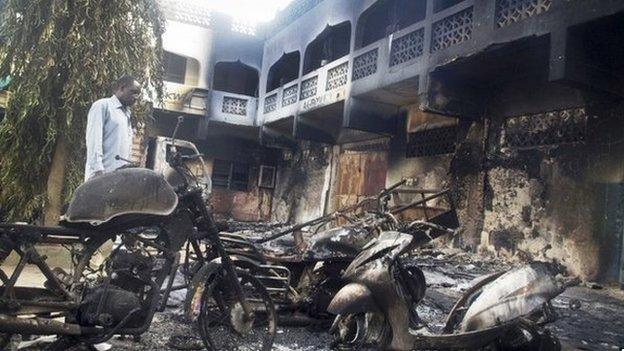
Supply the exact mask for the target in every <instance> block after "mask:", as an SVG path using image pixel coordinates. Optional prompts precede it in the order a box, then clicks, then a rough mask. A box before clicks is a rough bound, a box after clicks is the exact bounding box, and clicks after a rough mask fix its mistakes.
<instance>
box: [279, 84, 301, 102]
mask: <svg viewBox="0 0 624 351" xmlns="http://www.w3.org/2000/svg"><path fill="white" fill-rule="evenodd" d="M298 90H299V86H298V85H297V84H295V85H293V86H290V87H288V88H285V89H284V92H283V93H282V106H288V105H292V104H294V103H295V102H297V93H298Z"/></svg>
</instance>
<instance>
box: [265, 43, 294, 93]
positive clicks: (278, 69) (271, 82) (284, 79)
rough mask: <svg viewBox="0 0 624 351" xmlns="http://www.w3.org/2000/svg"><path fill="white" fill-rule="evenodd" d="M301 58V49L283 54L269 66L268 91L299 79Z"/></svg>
mask: <svg viewBox="0 0 624 351" xmlns="http://www.w3.org/2000/svg"><path fill="white" fill-rule="evenodd" d="M300 60H301V54H299V51H294V52H290V53H288V54H284V55H282V57H280V59H279V60H277V61H276V62H275V63H274V64H273V66H271V68H269V76H268V78H267V88H266V92H267V93H268V92H270V91H273V90H275V89H277V88H279V87H281V86H283V85H284V84H287V83H288V82H292V81H293V80H295V79H297V77H298V76H299V62H300Z"/></svg>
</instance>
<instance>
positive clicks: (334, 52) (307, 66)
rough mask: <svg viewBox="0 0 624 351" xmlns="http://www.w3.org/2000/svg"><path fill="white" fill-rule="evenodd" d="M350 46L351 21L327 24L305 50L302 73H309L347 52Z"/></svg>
mask: <svg viewBox="0 0 624 351" xmlns="http://www.w3.org/2000/svg"><path fill="white" fill-rule="evenodd" d="M350 48H351V23H350V22H348V21H347V22H342V23H340V24H337V25H335V26H327V28H325V30H323V32H321V34H319V35H318V36H317V37H316V38H315V39H314V40H313V41H312V42H311V43H310V44H308V47H307V48H306V51H305V56H304V59H303V74H307V73H310V72H312V71H314V70H315V69H318V68H320V67H322V66H324V65H326V64H328V63H330V62H332V61H335V60H337V59H339V58H341V57H344V56H346V55H347V54H349V50H350Z"/></svg>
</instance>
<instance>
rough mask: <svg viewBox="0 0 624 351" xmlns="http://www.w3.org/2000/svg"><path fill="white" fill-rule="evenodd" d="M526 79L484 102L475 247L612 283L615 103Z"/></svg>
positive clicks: (618, 109)
mask: <svg viewBox="0 0 624 351" xmlns="http://www.w3.org/2000/svg"><path fill="white" fill-rule="evenodd" d="M532 83H534V82H517V83H515V84H513V85H510V86H508V88H507V89H504V90H502V91H501V93H500V95H499V96H498V97H497V99H496V103H495V104H493V106H492V110H491V111H492V112H491V116H490V118H489V119H490V128H489V135H488V143H487V146H486V152H487V156H486V157H487V161H486V167H485V170H484V173H485V178H484V199H485V208H484V212H483V221H484V223H483V232H482V235H481V248H482V249H485V250H489V251H494V252H497V253H499V254H503V255H514V256H518V257H520V258H525V259H546V260H553V261H559V262H560V263H562V264H563V265H565V266H566V267H568V269H569V270H570V271H571V272H572V273H574V274H578V275H580V276H582V277H584V278H586V279H602V280H616V279H617V275H618V273H619V272H618V271H619V270H618V267H619V256H620V252H621V247H620V243H621V237H620V236H621V216H622V208H621V204H620V202H621V199H622V195H623V194H622V189H621V188H622V186H621V185H622V183H623V176H622V165H623V164H624V159H623V158H622V156H621V155H622V151H623V150H622V148H623V145H622V139H621V134H622V130H624V128H623V127H624V125H623V123H622V121H623V119H622V118H623V117H624V116H623V115H622V105H621V104H620V103H618V102H614V101H611V100H608V99H606V98H602V97H600V96H596V95H582V94H581V93H580V92H579V91H577V90H574V89H570V88H565V87H561V86H558V85H556V84H554V83H543V84H537V85H536V84H532Z"/></svg>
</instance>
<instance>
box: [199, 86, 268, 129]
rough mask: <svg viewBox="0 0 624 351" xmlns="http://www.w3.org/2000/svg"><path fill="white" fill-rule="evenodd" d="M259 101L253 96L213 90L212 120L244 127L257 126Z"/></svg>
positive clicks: (211, 102) (211, 101) (211, 103)
mask: <svg viewBox="0 0 624 351" xmlns="http://www.w3.org/2000/svg"><path fill="white" fill-rule="evenodd" d="M257 108H258V99H257V98H255V97H252V96H247V95H241V94H235V93H228V92H225V91H218V90H213V91H212V96H211V98H210V120H211V121H217V122H225V123H230V124H237V125H243V126H253V125H255V119H256V110H257Z"/></svg>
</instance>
